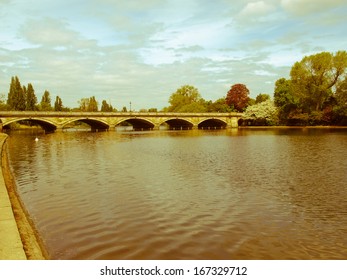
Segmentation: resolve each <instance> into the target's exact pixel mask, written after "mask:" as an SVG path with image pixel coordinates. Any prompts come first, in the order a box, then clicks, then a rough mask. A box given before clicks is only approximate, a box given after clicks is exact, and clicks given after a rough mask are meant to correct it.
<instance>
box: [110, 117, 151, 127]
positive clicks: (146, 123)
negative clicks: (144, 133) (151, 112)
mask: <svg viewBox="0 0 347 280" xmlns="http://www.w3.org/2000/svg"><path fill="white" fill-rule="evenodd" d="M123 122H127V123H130V124H131V125H132V126H133V129H134V130H151V129H153V128H154V127H155V124H154V123H153V122H152V121H150V120H148V119H146V118H141V117H137V116H134V117H129V118H123V119H121V120H119V121H118V122H117V123H115V126H117V125H120V124H121V123H123Z"/></svg>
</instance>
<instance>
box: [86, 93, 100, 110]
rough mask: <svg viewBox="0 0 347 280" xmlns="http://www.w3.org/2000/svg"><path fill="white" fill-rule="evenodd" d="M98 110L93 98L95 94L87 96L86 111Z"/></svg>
mask: <svg viewBox="0 0 347 280" xmlns="http://www.w3.org/2000/svg"><path fill="white" fill-rule="evenodd" d="M97 111H98V102H97V101H96V99H95V96H92V97H90V98H89V104H88V112H97Z"/></svg>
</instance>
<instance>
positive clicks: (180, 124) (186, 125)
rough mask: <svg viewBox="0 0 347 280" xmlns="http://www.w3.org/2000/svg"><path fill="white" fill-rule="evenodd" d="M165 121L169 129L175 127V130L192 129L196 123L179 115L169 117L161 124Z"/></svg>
mask: <svg viewBox="0 0 347 280" xmlns="http://www.w3.org/2000/svg"><path fill="white" fill-rule="evenodd" d="M164 123H166V124H168V125H169V129H174V130H187V129H192V128H193V126H194V125H195V124H194V123H193V122H191V121H189V120H187V119H185V118H178V117H173V118H168V119H166V120H165V121H163V122H162V123H161V124H160V125H162V124H164Z"/></svg>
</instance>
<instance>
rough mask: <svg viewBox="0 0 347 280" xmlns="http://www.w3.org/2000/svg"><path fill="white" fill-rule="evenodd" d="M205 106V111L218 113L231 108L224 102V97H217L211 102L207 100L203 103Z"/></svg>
mask: <svg viewBox="0 0 347 280" xmlns="http://www.w3.org/2000/svg"><path fill="white" fill-rule="evenodd" d="M205 107H206V110H207V112H219V113H227V112H231V111H232V108H230V106H228V104H227V103H226V102H225V98H223V97H222V98H219V99H217V100H216V101H214V102H212V101H211V100H210V101H207V102H206V103H205Z"/></svg>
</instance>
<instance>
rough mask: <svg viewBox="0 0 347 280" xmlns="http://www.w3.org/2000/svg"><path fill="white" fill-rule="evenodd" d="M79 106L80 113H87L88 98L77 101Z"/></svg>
mask: <svg viewBox="0 0 347 280" xmlns="http://www.w3.org/2000/svg"><path fill="white" fill-rule="evenodd" d="M78 104H79V110H80V111H82V112H88V108H89V98H81V100H80V101H78Z"/></svg>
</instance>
